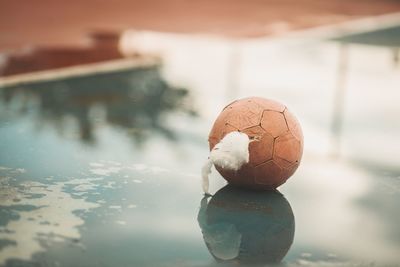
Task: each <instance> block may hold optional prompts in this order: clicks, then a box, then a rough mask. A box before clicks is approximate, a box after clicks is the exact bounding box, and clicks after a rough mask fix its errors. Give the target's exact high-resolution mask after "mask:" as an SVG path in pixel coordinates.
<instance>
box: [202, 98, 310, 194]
mask: <svg viewBox="0 0 400 267" xmlns="http://www.w3.org/2000/svg"><path fill="white" fill-rule="evenodd" d="M233 131H240V132H243V133H246V134H247V135H248V136H249V138H250V139H253V140H254V141H252V142H251V143H250V144H249V163H247V164H245V165H243V166H242V167H241V168H240V169H239V170H238V171H236V172H235V171H229V170H227V169H223V168H220V167H218V166H215V167H216V169H217V170H218V172H219V173H220V174H221V175H222V176H223V177H224V178H225V179H226V180H227V181H228V182H229V183H230V184H232V185H235V186H240V187H245V188H250V189H255V190H271V189H275V188H277V187H278V186H280V185H281V184H283V183H285V182H286V180H287V179H288V178H289V177H290V176H292V175H293V173H294V172H295V171H296V169H297V167H298V166H299V164H300V160H301V156H302V154H303V133H302V131H301V127H300V124H299V122H298V121H297V119H296V117H295V116H294V115H293V114H292V113H291V112H290V111H289V110H288V108H287V107H286V106H285V105H283V104H281V103H279V102H276V101H274V100H269V99H265V98H260V97H249V98H244V99H240V100H236V101H234V102H232V103H231V104H229V105H228V106H226V107H225V108H224V109H223V110H222V112H221V114H220V115H219V116H218V118H217V120H216V121H215V123H214V125H213V127H212V129H211V132H210V135H209V139H208V142H209V145H210V150H211V149H212V148H213V147H214V146H215V145H216V144H217V143H218V142H219V141H220V140H221V139H222V138H224V136H225V135H226V134H228V133H230V132H233Z"/></svg>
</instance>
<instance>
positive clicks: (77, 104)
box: [0, 67, 194, 144]
mask: <svg viewBox="0 0 400 267" xmlns="http://www.w3.org/2000/svg"><path fill="white" fill-rule="evenodd" d="M187 94H188V91H187V90H186V89H181V88H173V87H171V86H169V85H168V84H167V83H166V82H165V81H164V80H163V78H162V77H161V75H160V71H159V68H158V67H146V68H139V69H137V68H136V69H128V70H123V71H118V72H109V73H107V74H93V75H88V76H84V77H72V78H66V79H61V80H55V81H47V82H40V83H31V84H28V85H22V86H12V87H6V88H3V89H2V91H1V92H0V96H1V98H2V99H3V101H4V103H6V107H5V108H6V110H10V109H14V110H12V111H14V112H15V111H17V113H18V114H19V115H21V116H25V115H30V114H32V115H34V121H35V122H36V124H37V127H38V128H43V126H45V125H46V124H50V125H52V126H54V127H55V128H56V129H57V131H58V132H59V133H60V134H64V135H65V134H69V137H70V136H71V130H72V129H76V130H75V132H77V133H78V134H79V136H80V139H81V140H82V141H84V142H85V143H89V144H90V143H94V141H95V134H94V130H95V129H96V127H95V126H96V125H97V126H98V125H100V124H101V122H106V123H108V124H110V125H112V126H114V127H115V128H117V129H125V130H127V132H128V133H129V134H130V135H131V136H132V137H133V139H134V140H135V141H137V144H141V142H142V141H143V140H144V139H145V137H146V134H147V133H148V132H149V131H156V132H159V133H162V134H164V135H166V136H167V137H169V138H172V139H173V138H174V135H173V133H172V131H171V130H170V129H168V127H167V126H165V125H166V123H164V119H165V117H163V115H166V114H167V113H168V112H170V111H173V110H180V111H184V112H188V113H190V114H194V112H193V111H192V110H190V109H189V108H188V106H189V105H185V101H187ZM0 107H1V106H0ZM72 135H73V134H72Z"/></svg>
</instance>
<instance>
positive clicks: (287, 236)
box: [198, 185, 295, 263]
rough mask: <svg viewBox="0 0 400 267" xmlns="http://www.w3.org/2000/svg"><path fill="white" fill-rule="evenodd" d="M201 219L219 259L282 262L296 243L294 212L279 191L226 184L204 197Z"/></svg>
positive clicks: (213, 253) (210, 245)
mask: <svg viewBox="0 0 400 267" xmlns="http://www.w3.org/2000/svg"><path fill="white" fill-rule="evenodd" d="M198 222H199V225H200V228H201V231H202V233H203V238H204V241H205V243H206V246H207V248H208V250H209V251H210V253H211V255H212V256H213V257H214V258H215V259H216V260H217V261H223V262H226V261H228V262H229V261H231V262H237V263H277V262H280V261H281V260H282V259H283V257H284V256H285V255H286V253H287V252H288V251H289V248H290V246H291V244H292V242H293V237H294V228H295V222H294V215H293V211H292V208H291V207H290V204H289V202H288V201H287V200H286V198H285V197H284V196H283V195H282V194H281V193H279V192H278V191H267V192H253V191H244V190H241V189H238V188H235V187H232V186H229V185H227V186H225V187H224V188H222V189H221V190H219V191H218V192H217V193H216V194H215V195H214V196H213V197H212V198H211V200H209V197H207V196H205V197H204V198H203V199H202V200H201V206H200V211H199V214H198Z"/></svg>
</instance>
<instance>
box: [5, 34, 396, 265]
mask: <svg viewBox="0 0 400 267" xmlns="http://www.w3.org/2000/svg"><path fill="white" fill-rule="evenodd" d="M197 41H198V40H197ZM179 42H180V41H179V40H178V41H177V43H178V44H177V45H171V46H170V48H169V50H168V53H169V55H174V56H173V57H172V58H173V60H171V58H170V59H169V60H168V59H166V61H165V66H164V69H159V68H158V67H154V68H149V67H147V68H142V69H131V70H125V71H116V72H111V73H108V74H99V75H92V76H90V75H89V76H86V77H80V78H68V79H63V80H56V81H52V82H42V83H40V82H38V83H35V84H30V85H19V86H15V87H7V88H2V89H1V92H0V93H1V100H0V103H1V104H0V140H1V142H0V184H1V186H0V188H1V189H0V265H5V266H231V265H234V266H236V265H249V264H258V265H265V264H269V263H270V264H281V265H283V266H370V265H376V266H387V265H389V266H397V265H399V263H400V256H399V253H398V252H399V251H400V232H399V228H398V225H399V223H400V217H399V215H398V212H397V211H398V203H399V200H400V190H399V189H400V178H399V177H400V171H399V169H398V165H396V158H393V157H387V155H397V154H396V153H398V152H397V150H395V148H396V147H397V143H396V142H392V146H385V147H384V149H383V148H382V149H376V147H379V146H381V144H382V143H383V141H382V140H383V139H382V136H384V137H385V138H386V140H391V139H390V138H391V137H392V135H391V134H387V135H382V132H379V131H377V130H376V128H377V127H376V126H375V127H373V126H371V125H370V124H368V125H364V124H362V123H361V121H362V120H361V119H360V118H363V117H357V116H358V115H359V114H370V113H368V112H364V113H363V111H364V110H367V111H369V110H370V109H371V106H369V109H366V108H365V106H363V105H362V103H361V104H359V105H356V106H351V108H350V109H349V110H352V113H346V114H345V116H346V120H345V125H344V132H343V138H342V140H343V144H342V146H343V147H345V148H346V149H343V150H342V151H343V153H342V154H341V156H339V157H337V156H336V157H332V156H331V154H330V153H329V151H327V150H325V149H324V147H325V143H324V141H323V140H325V139H329V138H330V135H329V123H327V119H328V118H330V117H329V111H327V110H328V109H324V106H325V105H327V103H329V101H325V100H326V99H329V97H326V95H329V93H327V92H328V91H329V90H328V89H329V88H328V89H327V90H326V91H324V88H323V87H321V88H322V89H321V91H319V92H318V91H313V90H311V89H310V90H306V89H304V88H306V87H307V86H309V85H310V84H311V83H307V81H305V80H306V79H307V77H308V76H307V71H310V70H312V71H313V75H311V74H310V76H313V77H314V76H315V75H316V73H317V70H316V69H315V68H314V67H316V66H317V67H318V66H319V67H320V68H321V70H322V71H324V68H328V69H330V67H332V66H334V62H335V61H333V63H329V62H331V58H330V57H329V56H327V55H330V54H329V51H331V52H332V51H336V50H335V47H332V46H331V45H329V44H328V45H326V46H314V47H313V48H314V49H315V50H314V51H313V53H314V54H313V56H312V57H311V56H309V55H308V54H307V53H308V52H307V49H306V48H305V47H309V45H310V44H309V43H306V44H299V45H298V46H297V47H296V49H297V50H296V51H302V53H303V54H301V53H299V54H296V55H294V56H293V52H292V57H291V58H290V65H286V66H285V64H286V63H285V60H283V59H282V58H279V60H278V59H277V58H274V55H276V56H277V57H278V56H279V55H282V54H284V52H285V53H286V49H288V48H293V47H294V46H293V44H290V45H285V44H282V43H280V44H279V47H283V48H281V49H285V51H284V52H282V51H281V50H279V49H277V48H274V47H273V46H271V45H270V44H268V45H270V46H269V50H268V49H267V50H268V51H269V52H266V53H267V54H264V58H265V57H267V56H268V58H269V59H270V60H269V61H268V62H267V61H266V63H265V64H271V66H270V68H269V69H268V67H267V66H264V67H265V68H262V70H263V71H265V70H268V71H269V72H270V76H269V79H266V78H265V76H262V75H261V76H259V75H257V72H254V73H253V75H255V76H251V77H253V78H254V79H250V78H249V77H250V74H249V73H252V70H255V69H259V67H260V66H261V64H264V63H262V62H259V61H254V59H255V56H256V54H257V53H258V54H257V56H260V54H261V56H262V55H263V53H264V52H263V51H266V50H265V47H268V45H266V44H265V43H263V46H262V49H260V50H257V49H258V48H257V44H256V43H250V44H248V47H245V46H244V47H243V50H242V53H243V57H244V58H245V59H246V62H247V65H242V67H243V69H242V73H243V77H242V78H241V80H240V82H239V83H240V86H241V88H242V89H241V88H238V91H237V92H238V93H237V95H236V96H235V97H241V96H245V95H249V94H256V95H261V96H265V97H269V96H271V97H278V98H280V99H282V100H283V102H285V103H287V104H288V106H290V107H293V108H292V110H293V111H294V112H295V113H296V115H297V116H298V117H299V118H300V121H301V122H302V126H303V127H304V130H305V131H304V136H305V152H304V159H303V161H302V163H301V165H300V167H299V169H298V171H297V172H296V173H295V174H294V176H293V177H292V178H290V179H289V180H288V182H287V183H286V184H285V185H283V186H282V187H280V188H279V191H280V192H269V193H263V194H260V193H257V194H255V193H250V192H243V191H235V189H232V188H230V187H224V186H225V183H224V181H223V180H222V178H221V177H220V176H219V175H218V174H217V173H216V172H215V171H214V172H213V177H211V179H212V184H211V189H212V193H214V194H215V195H214V196H212V197H210V198H204V197H203V194H202V192H201V186H200V168H201V166H202V164H203V163H204V160H205V159H206V157H207V154H208V144H207V136H208V132H209V130H210V128H211V125H212V122H213V119H214V118H215V117H216V115H217V114H218V112H219V111H220V110H221V109H222V108H223V107H224V106H225V105H226V104H227V103H229V102H230V99H229V97H226V94H225V93H226V92H225V91H224V87H223V85H224V84H226V83H225V80H224V79H225V78H226V75H225V74H226V72H225V71H226V69H225V68H224V67H221V66H225V65H223V64H222V63H221V62H225V59H226V57H225V56H226V55H227V54H228V55H229V51H230V50H229V49H227V51H228V53H225V54H224V53H215V51H224V52H226V50H225V49H226V47H225V45H226V44H215V43H212V42H211V43H210V46H209V47H212V48H209V50H205V51H202V53H200V52H198V54H196V53H193V51H192V50H190V49H193V50H195V51H198V50H197V49H196V46H195V45H193V46H191V45H188V43H187V42H186V41H185V42H186V43H185V46H184V47H185V49H186V50H185V49H182V47H181V46H179ZM169 44H171V43H169ZM189 47H190V48H189ZM221 47H222V48H221ZM249 47H251V49H250V48H249ZM213 49H214V50H213ZM176 51H179V53H176ZM246 51H247V52H246ZM257 51H258V52H257ZM292 51H293V50H292ZM367 52H368V53H369V52H371V51H367ZM372 52H374V51H372ZM207 53H208V54H207ZM268 53H270V54H268ZM217 54H218V55H219V56H220V55H225V56H223V57H222V59H221V58H220V57H219V56H215V57H214V64H212V66H209V69H207V71H206V72H199V71H198V70H197V69H196V67H198V68H200V67H204V66H205V65H202V64H204V61H202V58H210V56H212V55H217ZM272 54H274V55H272ZM333 54H334V52H333ZM182 55H186V56H187V57H190V59H191V61H190V62H197V63H198V64H197V65H195V67H192V69H191V68H188V67H187V64H183V63H185V62H188V61H187V60H188V58H186V57H184V56H182ZM188 55H190V56H188ZM321 55H324V56H321ZM369 55H370V56H372V57H375V58H378V59H379V58H380V56H381V54H380V52H378V53H375V54H374V53H369ZM326 58H328V59H326ZM305 59H307V60H305ZM174 60H175V61H174ZM274 60H275V61H274ZM278 61H280V63H279V64H280V65H279V64H278V63H277V62H278ZM288 61H289V59H288ZM182 62H183V63H182ZM251 62H252V63H253V64H250V63H251ZM327 62H328V63H327ZM357 62H358V61H357ZM376 62H379V60H377V61H376ZM300 63H304V64H300ZM296 64H298V65H296ZM354 64H356V63H354ZM382 64H386V63H382ZM388 64H389V63H388ZM278 65H279V68H285V67H286V68H285V72H286V73H289V74H290V73H291V75H292V76H291V77H292V79H293V80H292V81H287V80H285V79H281V80H283V81H284V82H282V83H281V84H280V85H281V87H280V86H275V85H279V82H277V81H278V76H279V75H277V73H278V72H279V70H278V69H277V70H275V69H274V68H273V67H276V66H278ZM361 65H362V64H361ZM179 66H181V67H179ZM272 66H273V67H272ZM297 66H302V68H303V71H304V73H302V77H301V78H300V77H299V76H295V75H294V74H293V73H295V72H296V71H298V68H296V67H297ZM219 67H221V69H223V71H221V72H218V70H219ZM253 67H254V68H255V69H252V68H253ZM205 69H206V68H203V70H205ZM363 71H365V70H364V69H362V68H361V71H360V73H361V74H362V72H363ZM368 71H369V72H371V71H372V70H371V69H367V72H368ZM182 73H184V74H185V75H187V77H190V78H192V79H191V80H190V79H187V80H184V79H182V78H181V76H179V74H182ZM221 73H222V74H223V75H220V74H221ZM324 73H326V72H324ZM360 73H358V74H357V73H354V72H353V73H352V74H353V75H354V78H353V81H352V82H353V87H352V88H356V87H357V86H354V84H357V81H358V80H357V77H359V76H363V77H364V75H361V74H360ZM258 74H259V73H258ZM191 75H192V76H191ZM196 75H197V76H196ZM207 75H209V76H207ZM214 75H215V76H214ZM379 75H381V76H379ZM379 75H378V76H379V77H381V78H382V77H387V76H390V77H392V76H391V75H394V73H392V72H391V71H389V70H386V73H385V74H379ZM384 75H386V76H384ZM228 76H229V75H228ZM221 77H222V78H221ZM257 77H261V78H259V80H257V79H256V78H257ZM393 77H395V76H393ZM396 77H397V76H396ZM219 79H222V81H221V80H219ZM396 79H397V78H392V79H391V80H390V81H391V83H390V84H389V85H388V86H387V87H386V88H387V91H388V92H392V94H393V91H391V90H392V89H391V87H390V85H395V84H397V85H398V83H397V81H398V80H396ZM250 80H251V82H249V81H250ZM382 80H384V79H382ZM190 81H191V82H190ZM195 81H197V82H195ZM246 81H247V82H246ZM263 81H268V82H270V84H269V85H265V84H264V85H263V86H261V84H262V82H263ZM302 81H303V83H302ZM310 81H311V82H314V83H315V84H316V85H318V86H320V85H321V84H322V83H323V82H326V77H324V76H321V77H318V78H313V79H310ZM274 83H275V84H274ZM172 84H185V85H188V86H175V85H172ZM245 84H246V86H247V87H246V88H247V89H245V90H244V89H243V86H244V85H245ZM284 85H286V87H285V86H284ZM292 85H293V86H295V87H297V88H299V90H300V89H301V90H303V89H304V90H303V91H302V94H299V93H297V92H295V91H293V90H291V89H290V88H291V87H290V86H292ZM274 86H275V88H278V89H271V88H273V87H274ZM216 88H219V89H218V90H216ZM260 88H267V90H264V89H260ZM288 88H289V89H288ZM310 88H312V86H310ZM366 88H367V87H366ZM354 90H355V91H352V92H351V93H350V96H349V97H348V98H347V101H348V102H347V103H354V102H353V101H354V99H358V98H357V96H354V94H355V93H356V92H357V90H356V89H354ZM366 91H367V93H365V95H364V98H363V99H364V103H367V104H368V105H369V103H370V102H369V101H370V99H372V98H374V95H373V91H368V90H366ZM368 92H370V94H368ZM210 95H212V97H210ZM228 95H229V94H228ZM310 95H312V96H313V97H314V99H317V100H318V101H316V102H315V103H311V102H310V101H305V99H307V100H309V99H311V98H310V97H309V96H310ZM391 98H393V95H392V97H391ZM207 99H208V101H207ZM368 105H367V106H368ZM396 107H397V106H396V105H391V102H389V101H388V102H386V106H385V107H382V111H381V112H380V113H379V112H376V113H373V114H374V116H370V117H369V123H379V124H377V125H379V126H380V129H381V130H382V129H385V127H389V129H392V132H391V133H392V134H393V135H396V133H398V132H399V130H398V126H397V125H396V122H398V120H397V118H398V116H397V114H399V113H398V112H399V110H398V109H396ZM388 109H389V110H390V112H388ZM315 110H319V112H315ZM376 110H378V109H376ZM312 111H314V112H312ZM382 114H389V115H388V116H386V115H385V117H384V118H385V119H384V120H382V119H379V118H380V115H382ZM349 121H350V122H358V124H357V123H356V124H354V123H349ZM388 125H389V126H388ZM370 128H373V130H370V131H366V130H365V129H370ZM327 129H328V130H327ZM360 129H362V130H363V132H364V133H365V134H367V133H369V134H370V135H362V136H361V137H362V138H361V139H360V140H358V142H357V140H355V141H353V140H354V136H356V137H357V135H356V134H355V133H359V130H360ZM386 129H387V128H386ZM365 136H373V138H372V139H370V140H372V141H371V142H368V143H365V142H362V140H365V138H366V137H365ZM363 138H364V139H363ZM321 140H322V141H321ZM377 140H378V141H377ZM379 140H381V141H380V142H379ZM396 140H397V139H396ZM397 142H398V141H397ZM362 144H364V146H362ZM372 148H373V151H374V152H375V153H374V154H375V155H367V153H365V151H371V149H372ZM363 149H364V150H363ZM349 150H350V152H352V153H349V152H348V151H349ZM385 155H386V157H385ZM375 156H376V157H375ZM377 158H378V160H376V159H377ZM393 162H394V163H393Z"/></svg>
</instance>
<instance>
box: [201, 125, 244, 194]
mask: <svg viewBox="0 0 400 267" xmlns="http://www.w3.org/2000/svg"><path fill="white" fill-rule="evenodd" d="M249 143H250V139H249V137H248V135H247V134H245V133H241V132H231V133H229V134H227V135H226V136H225V137H224V138H222V140H221V141H220V142H219V143H218V144H216V145H215V146H214V148H213V149H212V150H211V152H210V156H209V158H208V160H207V162H206V163H205V164H204V166H203V168H202V177H203V191H204V193H206V194H209V192H208V190H209V180H208V176H209V175H210V173H211V168H212V166H213V165H215V166H218V167H220V168H223V169H227V170H230V171H238V170H239V169H240V168H241V167H242V166H243V165H244V164H246V163H248V162H249Z"/></svg>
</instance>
